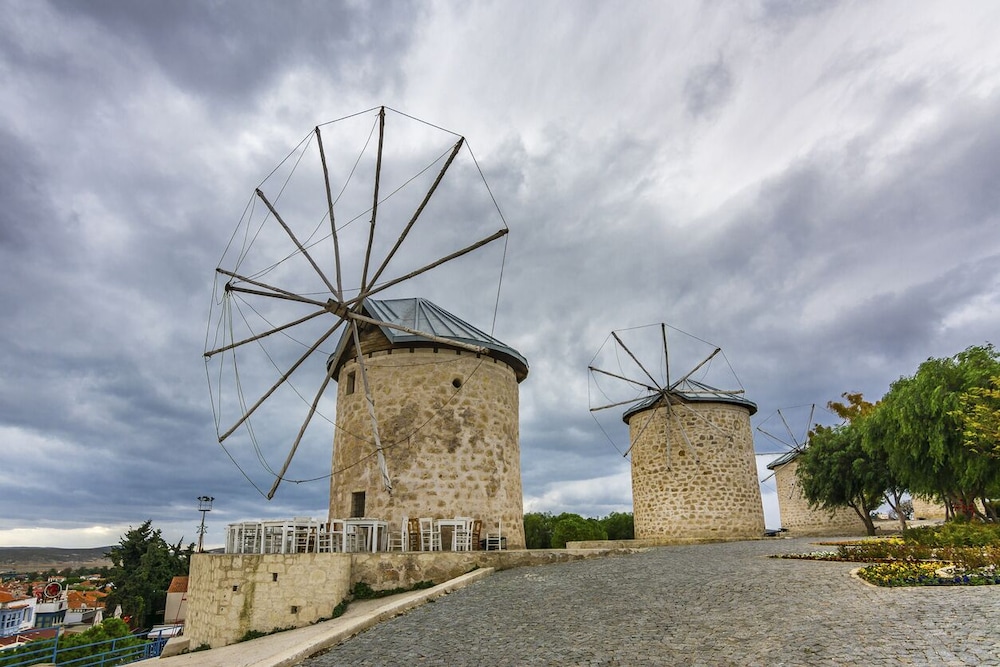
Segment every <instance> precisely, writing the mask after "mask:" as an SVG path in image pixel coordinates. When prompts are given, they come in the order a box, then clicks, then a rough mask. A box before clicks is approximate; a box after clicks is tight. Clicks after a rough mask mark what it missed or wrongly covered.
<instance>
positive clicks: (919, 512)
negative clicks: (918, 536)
mask: <svg viewBox="0 0 1000 667" xmlns="http://www.w3.org/2000/svg"><path fill="white" fill-rule="evenodd" d="M912 501H913V518H914V519H928V520H940V521H944V518H945V516H946V515H947V514H948V513H947V511H946V510H945V506H944V503H939V502H935V501H933V500H928V499H926V498H919V497H917V496H913V498H912Z"/></svg>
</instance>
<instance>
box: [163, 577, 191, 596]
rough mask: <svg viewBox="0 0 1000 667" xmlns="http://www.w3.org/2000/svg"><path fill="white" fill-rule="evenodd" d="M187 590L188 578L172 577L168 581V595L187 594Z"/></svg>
mask: <svg viewBox="0 0 1000 667" xmlns="http://www.w3.org/2000/svg"><path fill="white" fill-rule="evenodd" d="M187 589H188V578H187V577H174V578H173V579H171V580H170V588H168V589H167V592H168V593H187Z"/></svg>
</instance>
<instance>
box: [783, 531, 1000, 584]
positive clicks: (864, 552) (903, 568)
mask: <svg viewBox="0 0 1000 667" xmlns="http://www.w3.org/2000/svg"><path fill="white" fill-rule="evenodd" d="M946 525H947V524H946ZM961 531H962V532H961V533H960V534H959V538H960V539H956V537H955V535H956V530H955V529H953V528H946V527H942V528H941V529H940V530H939V534H940V538H939V539H935V538H934V536H935V533H933V532H930V531H928V530H926V529H921V531H920V532H919V533H918V534H916V535H914V536H912V537H910V538H909V539H908V538H907V536H906V534H905V533H904V537H902V538H900V537H891V538H869V539H865V540H858V541H852V542H826V543H822V545H823V546H836V547H837V548H836V550H826V551H814V552H811V553H803V554H780V555H776V556H775V557H776V558H798V559H806V560H824V561H844V562H860V563H871V565H868V566H867V567H864V568H862V569H861V570H859V571H858V576H859V577H861V578H862V579H864V580H865V581H868V582H870V583H872V584H875V585H877V586H983V585H990V584H1000V545H998V544H997V543H996V540H995V538H993V536H995V535H997V532H996V531H995V528H994V527H992V526H987V527H985V529H983V530H977V529H970V528H968V527H965V528H962V529H961ZM981 535H983V536H986V537H985V538H980V536H981ZM914 538H915V539H914ZM960 545H964V546H960Z"/></svg>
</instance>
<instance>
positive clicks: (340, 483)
mask: <svg viewBox="0 0 1000 667" xmlns="http://www.w3.org/2000/svg"><path fill="white" fill-rule="evenodd" d="M366 347H367V346H366V344H365V342H362V349H366ZM365 368H366V369H367V373H368V378H369V384H370V386H371V388H372V394H373V398H374V401H375V410H376V415H377V417H378V425H379V433H380V436H381V440H382V446H383V448H384V450H385V458H386V463H387V466H388V469H389V474H390V476H391V478H392V481H393V492H392V495H391V496H390V495H389V494H388V493H387V492H386V491H385V489H384V487H383V485H382V480H381V474H380V473H379V469H378V463H377V460H376V457H375V456H374V453H375V447H374V444H373V438H372V429H371V420H370V417H369V415H368V409H367V406H366V404H365V400H364V388H363V384H362V377H361V374H360V372H359V370H358V364H357V361H356V360H351V361H348V362H347V363H345V364H344V365H343V367H342V368H341V370H340V372H339V374H338V387H337V419H338V423H339V424H340V425H341V427H340V428H338V429H337V431H336V435H335V436H334V451H333V476H332V478H331V485H330V518H331V519H334V518H343V517H348V516H351V499H352V493H354V492H359V491H363V492H364V493H365V514H366V515H367V516H370V517H378V518H381V519H386V520H388V521H390V522H391V524H393V525H398V524H399V522H400V521H401V520H402V518H403V517H404V516H406V517H410V518H414V517H434V518H447V517H455V516H471V517H473V518H477V519H481V520H482V526H483V528H482V530H483V533H484V537H485V533H486V532H493V531H496V530H497V527H498V525H499V523H500V522H502V533H503V535H504V536H506V538H507V548H509V549H523V548H524V523H523V522H524V509H523V501H522V492H521V454H520V445H519V432H518V408H519V406H518V384H517V379H516V377H515V374H514V371H513V370H512V369H511V367H510V366H508V365H507V364H506V363H504V362H502V361H498V360H496V359H493V358H491V357H487V356H479V355H477V354H475V353H470V352H464V351H459V350H456V349H453V348H447V347H440V348H430V347H423V348H421V347H417V348H402V349H394V350H382V351H376V352H372V353H370V354H369V355H367V356H366V363H365ZM352 373H353V374H354V392H353V393H350V394H349V393H348V389H349V387H350V382H349V380H348V376H349V375H350V374H352Z"/></svg>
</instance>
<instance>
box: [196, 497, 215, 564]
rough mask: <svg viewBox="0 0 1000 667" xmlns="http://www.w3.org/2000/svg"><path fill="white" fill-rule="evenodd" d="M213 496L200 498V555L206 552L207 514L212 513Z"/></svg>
mask: <svg viewBox="0 0 1000 667" xmlns="http://www.w3.org/2000/svg"><path fill="white" fill-rule="evenodd" d="M213 500H215V498H213V497H212V496H198V511H199V512H201V525H200V526H199V527H198V553H203V552H204V551H205V550H204V548H202V545H203V544H204V542H205V514H207V513H208V512H211V511H212V501H213Z"/></svg>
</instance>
